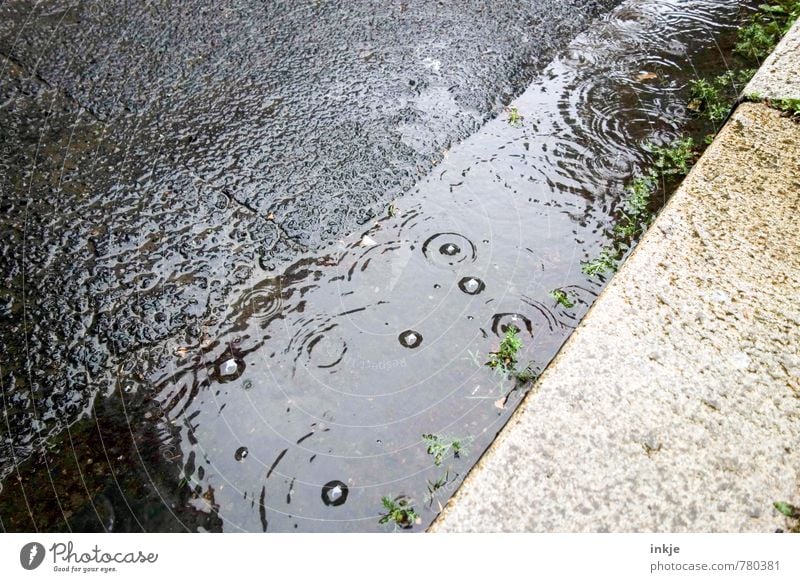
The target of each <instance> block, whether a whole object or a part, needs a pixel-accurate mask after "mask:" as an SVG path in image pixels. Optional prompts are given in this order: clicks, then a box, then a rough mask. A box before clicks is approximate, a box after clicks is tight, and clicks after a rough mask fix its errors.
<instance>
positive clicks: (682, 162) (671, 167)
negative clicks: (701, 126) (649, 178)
mask: <svg viewBox="0 0 800 582" xmlns="http://www.w3.org/2000/svg"><path fill="white" fill-rule="evenodd" d="M694 148H695V144H694V140H693V139H692V138H691V137H684V138H681V139H678V140H676V141H674V142H672V143H671V144H670V145H668V146H664V147H660V146H656V145H654V144H652V143H651V144H647V145H646V146H645V149H646V150H647V151H649V152H650V153H651V154H653V156H654V157H655V160H654V162H653V165H654V166H655V174H654V175H658V176H663V177H669V176H685V175H686V174H688V173H689V170H690V168H691V167H692V163H693V162H694V159H695V157H696V156H697V152H696V151H695V149H694Z"/></svg>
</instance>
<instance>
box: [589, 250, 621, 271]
mask: <svg viewBox="0 0 800 582" xmlns="http://www.w3.org/2000/svg"><path fill="white" fill-rule="evenodd" d="M621 254H622V253H621V252H620V250H619V249H617V248H615V247H613V246H608V247H606V248H604V249H603V250H602V251H600V254H599V255H598V256H597V257H595V258H594V259H592V260H591V261H586V262H584V263H583V265H582V266H581V270H582V271H583V272H584V273H585V274H586V275H589V276H590V277H596V276H598V275H603V274H604V273H608V272H612V271H615V270H616V269H617V261H619V259H620V255H621Z"/></svg>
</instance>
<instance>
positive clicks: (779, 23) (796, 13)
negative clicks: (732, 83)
mask: <svg viewBox="0 0 800 582" xmlns="http://www.w3.org/2000/svg"><path fill="white" fill-rule="evenodd" d="M798 17H800V0H772V1H771V2H770V3H769V4H761V5H760V6H759V7H758V12H757V13H756V14H755V15H753V17H752V18H751V19H750V23H749V24H748V25H747V26H745V27H744V28H742V29H741V30H740V31H739V35H738V40H737V43H736V46H735V48H734V51H735V52H737V53H739V54H740V55H742V56H743V57H746V58H748V59H752V60H755V61H762V60H764V59H765V58H766V57H767V56H769V54H770V53H771V52H772V51H773V49H774V48H775V46H777V44H778V42H780V40H781V37H783V35H784V34H786V32H787V31H788V30H789V29H790V28H791V26H792V24H794V22H795V21H796V20H797V19H798Z"/></svg>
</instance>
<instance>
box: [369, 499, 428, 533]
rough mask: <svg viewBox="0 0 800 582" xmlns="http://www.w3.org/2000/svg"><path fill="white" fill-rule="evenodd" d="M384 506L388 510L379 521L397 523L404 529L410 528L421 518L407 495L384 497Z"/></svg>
mask: <svg viewBox="0 0 800 582" xmlns="http://www.w3.org/2000/svg"><path fill="white" fill-rule="evenodd" d="M381 503H382V504H383V508H384V509H385V510H386V513H384V514H383V515H382V517H381V519H380V520H379V521H378V523H381V524H383V523H396V524H397V525H399V526H400V527H402V528H403V529H409V528H410V527H411V526H412V525H414V523H415V522H416V521H417V520H418V519H419V515H417V512H416V511H414V508H413V507H412V506H411V504H410V502H409V500H408V499H407V498H405V497H397V498H395V499H392V498H391V497H383V498H382V499H381Z"/></svg>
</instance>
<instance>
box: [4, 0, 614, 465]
mask: <svg viewBox="0 0 800 582" xmlns="http://www.w3.org/2000/svg"><path fill="white" fill-rule="evenodd" d="M614 4H616V2H614V1H611V0H536V1H533V0H530V1H527V2H519V1H512V0H493V1H479V0H457V1H447V2H433V1H429V0H406V1H367V0H357V1H348V2H334V1H326V0H317V1H286V2H277V1H264V2H256V1H239V2H225V3H219V2H207V1H198V2H185V3H184V2H144V1H142V2H130V1H108V0H103V1H100V0H98V1H96V2H68V1H48V2H34V1H14V0H11V1H5V2H0V191H1V192H2V200H1V201H0V206H1V207H2V208H1V209H2V213H0V274H2V279H3V280H2V291H0V317H2V327H1V328H0V348H1V349H0V354H2V355H1V356H0V357H2V364H1V369H0V373H1V374H2V385H3V392H2V396H3V409H4V412H5V416H4V422H2V423H0V478H4V477H5V476H7V475H8V474H9V472H10V471H11V470H12V468H13V467H14V465H15V464H16V463H19V462H22V461H23V460H24V459H26V458H27V457H29V456H30V454H31V452H32V451H34V450H35V449H36V448H37V446H38V445H39V444H40V443H41V441H42V439H44V438H46V437H47V435H48V434H51V433H53V432H58V431H61V430H62V429H63V428H64V426H66V424H67V423H69V422H71V421H72V420H74V419H75V418H77V417H78V416H79V415H80V414H81V413H82V412H84V411H86V410H87V409H88V408H89V407H90V406H91V404H92V401H93V399H94V396H96V395H97V394H101V395H102V394H107V393H109V392H110V391H112V390H113V389H114V385H115V378H116V377H117V374H118V366H122V365H123V363H122V362H124V358H125V356H126V354H129V353H131V352H133V351H136V350H147V349H149V348H151V347H153V346H157V345H158V344H159V343H160V342H163V341H164V340H165V339H166V338H169V337H173V336H175V335H177V334H182V335H186V336H187V337H194V338H197V337H199V336H201V335H202V334H204V333H210V334H212V335H213V329H214V326H215V325H216V324H217V323H218V322H219V318H220V313H222V312H224V310H225V308H226V306H227V305H229V304H230V303H231V302H232V301H233V300H234V298H235V297H236V296H237V294H238V293H239V292H240V291H241V290H242V288H243V287H244V286H245V285H246V283H247V282H248V281H252V280H253V279H254V278H258V277H263V276H265V274H266V273H269V272H274V271H275V270H276V269H280V267H281V265H282V264H284V261H286V260H289V259H292V258H294V257H297V256H298V255H300V254H302V253H305V252H314V251H317V250H320V249H322V248H324V247H325V246H326V245H328V244H330V243H331V242H332V241H334V240H335V239H336V238H337V237H341V236H343V235H345V234H347V233H349V232H352V231H353V230H354V229H356V228H358V226H359V225H360V224H364V223H366V222H368V221H370V220H371V219H372V218H374V217H376V216H378V215H381V214H384V213H385V212H386V206H387V204H388V203H389V202H390V201H391V200H392V199H393V198H394V197H396V196H398V195H400V194H401V193H402V192H403V191H405V190H407V189H408V188H410V187H411V186H412V185H413V184H414V183H415V182H416V181H417V180H418V179H419V178H420V177H422V176H424V175H425V174H427V173H428V172H429V171H430V170H431V168H432V167H433V166H434V165H435V164H436V163H437V162H438V161H439V160H441V159H442V157H443V156H444V155H445V152H446V151H447V150H448V149H449V148H450V147H452V145H454V144H455V143H457V142H459V141H460V140H462V139H464V138H465V137H467V136H468V135H470V134H471V133H473V132H475V131H476V130H477V129H478V128H479V127H480V126H481V125H482V124H483V123H484V122H485V121H486V120H488V119H490V118H492V117H494V116H496V115H498V114H499V113H500V112H501V111H502V109H503V107H504V104H507V103H508V102H509V101H510V100H511V99H512V98H513V97H514V96H516V95H518V94H519V93H521V92H522V90H524V88H525V87H526V86H527V84H528V83H529V82H530V81H531V80H532V79H533V78H534V76H535V74H536V73H537V72H538V71H540V70H541V69H542V68H543V66H544V65H545V64H546V63H547V62H548V60H549V59H550V58H551V57H552V56H553V55H554V53H555V52H556V51H557V50H558V49H560V48H563V47H564V46H566V45H567V44H568V43H569V41H570V40H571V39H572V38H573V37H574V36H575V35H576V34H577V33H578V32H579V31H581V30H583V29H585V28H586V27H587V26H588V25H589V23H590V21H591V20H592V19H593V18H594V17H596V16H597V15H598V14H600V13H601V12H603V11H606V10H608V9H610V7H612V6H613V5H614Z"/></svg>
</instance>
